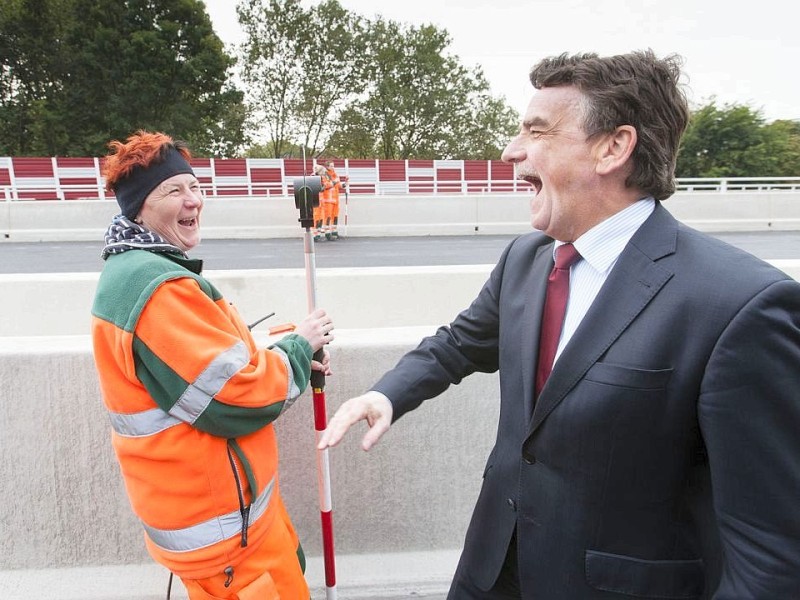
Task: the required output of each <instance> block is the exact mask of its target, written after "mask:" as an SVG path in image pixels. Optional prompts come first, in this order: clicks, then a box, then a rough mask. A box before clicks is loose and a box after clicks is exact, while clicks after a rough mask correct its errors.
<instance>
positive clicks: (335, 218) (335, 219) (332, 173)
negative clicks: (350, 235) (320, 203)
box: [326, 160, 342, 240]
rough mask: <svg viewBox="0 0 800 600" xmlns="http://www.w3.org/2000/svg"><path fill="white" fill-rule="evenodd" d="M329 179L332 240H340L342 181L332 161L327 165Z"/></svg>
mask: <svg viewBox="0 0 800 600" xmlns="http://www.w3.org/2000/svg"><path fill="white" fill-rule="evenodd" d="M326 167H327V172H328V177H330V180H331V183H332V184H333V186H332V187H331V200H332V202H331V239H334V240H338V239H339V191H340V190H341V189H342V180H341V179H340V178H339V175H338V174H337V173H336V169H335V168H334V164H333V161H332V160H329V161H328V163H327V165H326Z"/></svg>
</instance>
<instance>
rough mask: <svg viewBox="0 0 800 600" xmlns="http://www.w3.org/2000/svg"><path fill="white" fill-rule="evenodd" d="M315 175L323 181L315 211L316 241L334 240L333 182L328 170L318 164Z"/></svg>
mask: <svg viewBox="0 0 800 600" xmlns="http://www.w3.org/2000/svg"><path fill="white" fill-rule="evenodd" d="M314 175H318V176H319V178H320V180H321V181H322V189H321V190H320V193H319V207H318V208H315V209H314V223H315V226H316V229H315V231H314V241H315V242H321V241H322V240H323V239H326V240H330V239H332V236H331V222H332V213H333V209H332V203H333V197H332V194H333V182H332V181H331V178H330V175H328V170H327V169H326V168H325V166H324V165H322V164H318V165H316V166H315V167H314ZM323 236H324V237H323Z"/></svg>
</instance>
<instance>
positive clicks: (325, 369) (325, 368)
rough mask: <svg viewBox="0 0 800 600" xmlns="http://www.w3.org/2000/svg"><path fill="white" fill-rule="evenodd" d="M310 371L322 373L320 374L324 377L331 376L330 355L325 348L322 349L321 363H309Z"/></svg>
mask: <svg viewBox="0 0 800 600" xmlns="http://www.w3.org/2000/svg"><path fill="white" fill-rule="evenodd" d="M311 370H312V371H322V374H323V375H325V377H328V376H330V375H333V372H332V371H331V355H330V353H329V352H328V350H327V349H326V348H323V349H322V362H319V361H316V360H312V361H311Z"/></svg>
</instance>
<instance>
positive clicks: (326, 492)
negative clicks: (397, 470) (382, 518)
mask: <svg viewBox="0 0 800 600" xmlns="http://www.w3.org/2000/svg"><path fill="white" fill-rule="evenodd" d="M304 158H305V156H304ZM310 179H311V178H310ZM315 179H317V180H318V179H319V178H318V177H317V178H315ZM298 187H300V188H301V189H302V193H301V194H300V198H298V193H297V188H298ZM321 187H322V186H321V184H320V183H319V182H317V181H314V182H310V181H306V180H305V177H304V178H303V181H302V183H301V182H296V185H295V202H296V203H297V204H298V208H300V223H301V225H302V227H303V229H304V231H305V233H304V236H303V239H304V243H303V245H304V253H305V262H306V291H307V294H308V312H309V314H310V313H312V312H314V311H315V310H316V309H317V285H316V279H317V278H316V263H315V260H314V235H313V233H312V231H311V228H312V226H313V206H312V204H313V202H309V201H308V197H309V196H314V195H315V194H314V191H316V197H317V202H319V200H318V196H319V191H320V188H321ZM323 356H324V353H323V350H322V349H320V350H318V351H317V352H315V353H314V360H317V361H319V362H322V359H323ZM311 389H312V392H313V398H314V429H315V430H316V441H315V444H314V445H315V446H316V445H317V444H319V440H320V437H321V436H322V432H323V431H325V428H326V427H327V425H328V415H327V410H326V408H325V374H324V373H321V372H320V371H311ZM317 484H318V488H319V510H320V518H321V522H322V554H323V559H324V561H325V598H326V599H327V600H336V562H335V559H334V550H333V510H332V502H331V473H330V460H329V456H328V449H327V448H325V449H324V450H317Z"/></svg>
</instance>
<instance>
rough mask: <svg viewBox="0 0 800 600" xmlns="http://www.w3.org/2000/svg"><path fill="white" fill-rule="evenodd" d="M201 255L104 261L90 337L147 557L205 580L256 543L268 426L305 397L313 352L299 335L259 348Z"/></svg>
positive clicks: (270, 472) (270, 492)
mask: <svg viewBox="0 0 800 600" xmlns="http://www.w3.org/2000/svg"><path fill="white" fill-rule="evenodd" d="M201 265H202V263H201V261H198V260H191V259H185V258H183V257H181V256H179V255H177V254H165V253H154V252H148V251H145V250H130V251H127V252H124V253H121V254H116V255H111V256H109V257H108V259H107V261H106V265H105V268H104V269H103V273H102V274H101V276H100V280H99V282H98V286H97V293H96V296H95V301H94V305H93V308H92V340H93V346H94V357H95V362H96V365H97V371H98V374H99V378H100V387H101V391H102V395H103V400H104V402H105V405H106V407H107V409H108V411H109V413H110V417H111V425H112V430H113V432H112V440H113V446H114V450H115V451H116V454H117V458H118V459H119V464H120V467H121V470H122V475H123V477H124V480H125V486H126V488H127V492H128V496H129V498H130V501H131V505H132V507H133V510H134V512H135V513H136V515H137V516H138V517H139V519H140V520H141V521H142V524H143V526H144V529H145V540H146V544H147V547H148V550H149V551H150V553H151V555H152V556H153V557H154V558H155V559H156V560H157V561H158V562H160V563H162V564H163V565H165V566H166V567H167V568H169V569H170V570H172V571H173V572H175V573H176V574H177V575H179V576H181V577H189V578H203V577H210V576H212V575H215V574H218V573H220V572H221V571H222V569H224V568H225V567H226V566H228V565H231V564H236V562H237V561H238V560H241V559H243V558H244V557H246V555H247V554H248V550H249V549H255V548H256V547H257V546H258V543H259V541H260V540H261V539H263V538H264V536H266V535H268V533H269V528H270V525H271V523H272V521H273V520H274V519H275V517H276V514H279V510H278V508H277V505H278V504H279V503H278V502H276V501H275V500H276V499H277V498H278V494H279V490H278V479H277V474H278V448H277V444H276V440H275V432H274V429H273V427H272V425H271V423H272V421H273V420H275V419H276V418H277V417H278V416H279V415H281V414H282V413H283V411H284V410H286V409H287V408H288V407H289V406H290V405H291V404H292V402H293V401H294V400H295V399H296V398H297V397H298V396H299V395H300V394H301V393H302V391H303V390H304V389H305V387H306V384H307V382H308V380H309V375H310V369H311V355H312V350H311V347H310V346H309V344H308V342H307V341H306V340H305V339H304V338H302V337H300V336H298V335H294V334H292V335H288V336H286V337H285V338H283V339H281V340H280V341H279V342H277V343H276V344H275V345H274V346H273V347H271V348H269V349H263V348H262V349H259V348H257V347H256V345H255V342H254V341H253V338H252V336H251V335H250V332H249V330H248V328H247V326H246V325H245V324H244V323H243V322H242V320H241V319H240V317H239V316H238V314H237V312H236V310H235V309H234V308H233V307H232V306H231V305H230V304H229V303H228V302H226V301H225V300H224V298H223V297H222V295H221V294H220V293H219V291H218V290H217V289H216V288H215V287H214V286H213V285H211V284H210V283H209V282H208V281H206V280H205V279H204V278H203V277H202V276H201V275H200V269H201Z"/></svg>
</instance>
